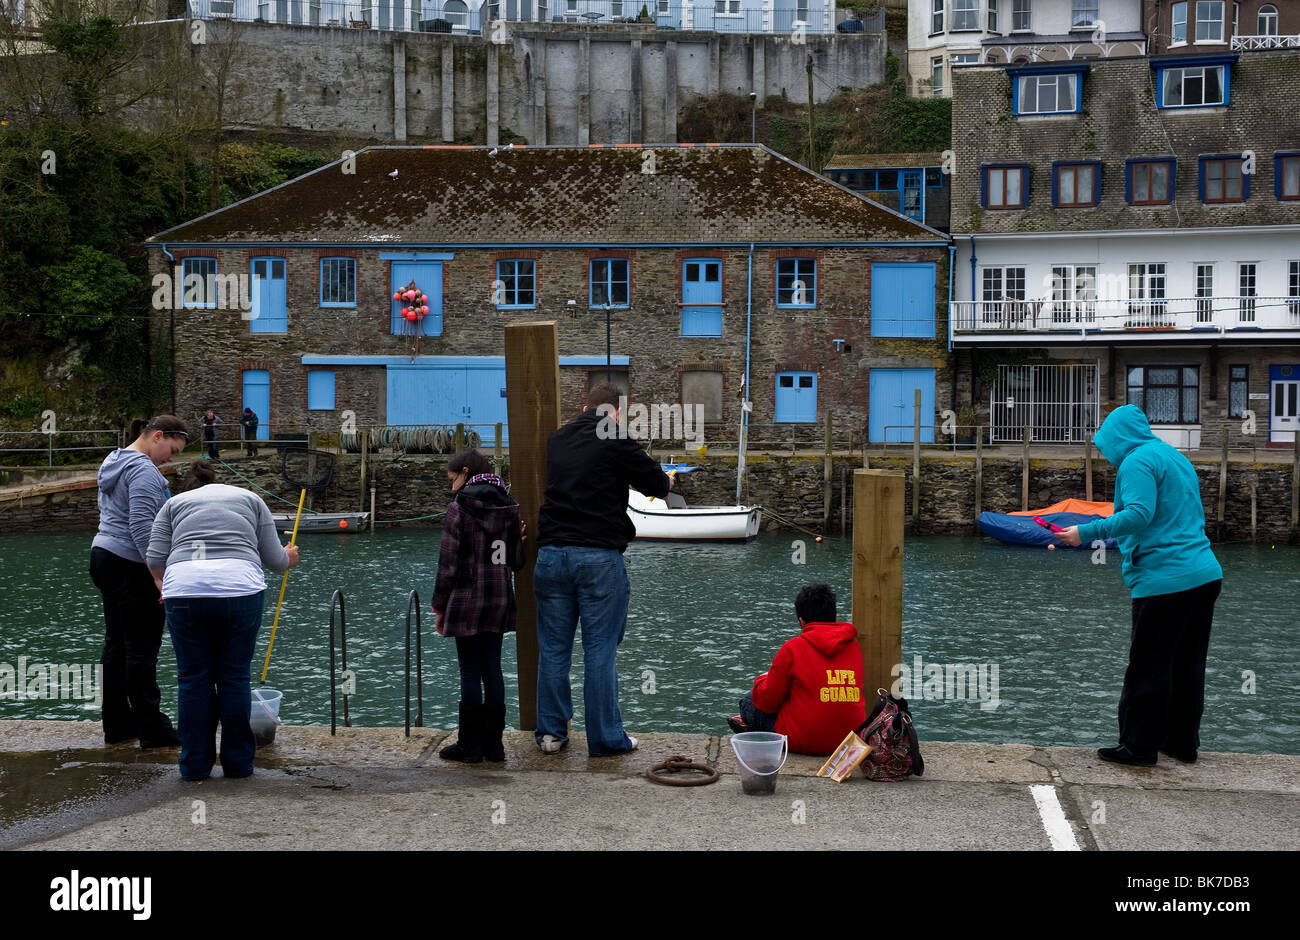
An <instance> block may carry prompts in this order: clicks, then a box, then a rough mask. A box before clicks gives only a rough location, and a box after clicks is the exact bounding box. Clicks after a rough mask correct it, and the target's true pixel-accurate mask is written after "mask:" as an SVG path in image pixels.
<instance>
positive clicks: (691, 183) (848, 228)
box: [150, 145, 936, 244]
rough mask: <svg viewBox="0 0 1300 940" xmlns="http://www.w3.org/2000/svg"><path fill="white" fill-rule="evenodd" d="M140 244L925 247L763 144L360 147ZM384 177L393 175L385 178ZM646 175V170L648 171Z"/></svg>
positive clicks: (903, 225) (904, 226) (910, 229)
mask: <svg viewBox="0 0 1300 940" xmlns="http://www.w3.org/2000/svg"><path fill="white" fill-rule="evenodd" d="M344 169H345V164H344V163H343V162H338V163H334V164H331V165H329V166H326V167H322V168H321V169H319V170H316V171H314V172H312V173H308V174H306V175H305V176H301V177H299V178H298V179H295V180H291V181H289V182H288V183H285V184H284V185H282V186H280V187H277V188H275V189H272V190H268V191H267V192H264V193H260V194H259V195H257V196H253V197H251V198H249V199H246V200H244V201H243V202H239V203H235V204H234V205H231V206H228V207H226V208H225V209H220V210H218V211H216V212H214V213H211V214H209V215H206V216H203V217H202V218H199V219H195V220H194V221H191V222H187V223H185V224H184V225H180V226H177V227H176V228H173V229H170V230H168V231H166V232H162V233H160V234H158V235H155V236H154V237H153V238H152V239H150V241H154V242H167V243H169V244H175V243H205V242H303V243H322V244H337V243H365V242H372V243H377V244H382V243H385V242H389V243H405V244H442V243H448V244H465V243H482V244H501V243H521V242H570V243H602V242H604V243H629V242H671V243H686V244H692V243H701V244H716V243H718V242H739V241H751V240H753V241H765V242H770V241H783V242H836V241H867V240H872V241H874V240H880V241H932V240H934V238H935V237H936V235H935V233H933V232H931V231H929V230H928V229H926V228H924V227H923V226H920V225H917V224H916V223H914V222H911V221H910V220H908V219H905V218H903V217H901V216H899V215H897V214H896V213H893V212H890V211H888V210H886V209H884V208H883V207H880V206H877V205H875V204H874V203H870V202H867V201H866V200H864V199H861V198H860V197H858V196H856V195H854V194H853V193H850V192H848V191H846V190H845V189H843V188H841V187H839V186H837V185H835V184H834V183H831V182H830V181H828V180H826V179H825V178H824V177H822V176H819V175H817V174H815V173H812V172H811V171H809V170H807V169H805V168H803V167H801V166H798V165H796V164H794V163H791V162H790V161H788V160H785V159H784V158H782V157H780V156H778V155H777V154H774V153H772V152H771V151H770V150H767V149H766V148H764V147H752V146H748V145H720V146H695V147H690V146H661V147H659V146H646V147H640V146H631V147H627V146H619V147H516V148H514V149H512V150H507V149H505V148H504V147H502V148H499V149H497V150H496V152H495V155H493V152H492V149H491V148H487V147H374V148H368V149H366V150H362V151H359V152H358V153H357V154H356V156H355V172H354V173H345V172H343V171H344ZM394 171H396V176H393V175H392V174H393V172H394ZM651 171H653V172H651Z"/></svg>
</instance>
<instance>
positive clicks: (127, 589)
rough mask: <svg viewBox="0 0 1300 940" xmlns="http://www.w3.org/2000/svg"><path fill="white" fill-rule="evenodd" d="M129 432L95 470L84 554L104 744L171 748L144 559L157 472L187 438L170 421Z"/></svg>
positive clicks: (162, 418)
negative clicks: (93, 509) (95, 597)
mask: <svg viewBox="0 0 1300 940" xmlns="http://www.w3.org/2000/svg"><path fill="white" fill-rule="evenodd" d="M131 430H132V432H133V433H134V434H135V435H136V438H135V440H134V441H133V442H132V443H131V444H130V445H129V446H127V447H121V448H118V449H117V450H114V451H113V452H112V453H111V454H109V455H108V456H107V457H105V458H104V462H103V463H102V464H101V465H100V467H99V531H98V532H97V533H96V534H95V540H94V542H93V543H91V549H90V577H91V579H92V580H93V581H94V582H95V587H97V588H99V592H100V593H101V594H102V595H103V596H104V624H105V628H106V629H105V632H104V654H103V656H102V657H101V659H100V662H101V663H103V666H104V676H103V679H102V680H101V683H102V686H103V699H104V706H103V718H104V742H105V743H106V744H116V743H117V742H119V741H130V740H132V739H134V738H139V739H140V746H141V747H175V746H176V745H178V744H179V743H180V740H179V739H178V738H177V736H176V731H175V729H173V727H172V723H171V720H170V719H169V718H168V717H167V716H166V715H165V714H163V712H162V710H161V709H160V707H159V705H160V702H161V700H162V693H160V692H159V691H158V648H159V647H160V646H161V645H162V633H163V609H162V604H160V603H159V594H158V588H157V586H156V585H155V584H154V580H153V576H152V575H151V574H150V573H149V569H148V567H147V566H146V565H145V560H144V556H145V553H146V552H147V551H148V549H149V536H150V533H151V532H152V529H153V520H154V516H156V515H157V514H158V510H159V509H160V508H162V505H163V503H164V502H166V500H167V495H168V493H167V478H166V477H164V476H163V475H162V473H161V471H159V469H158V468H159V467H160V466H162V465H163V464H165V463H167V462H168V461H169V460H174V459H175V458H176V455H177V454H179V453H180V452H181V451H182V450H184V449H185V445H186V443H187V442H188V441H189V434H188V433H187V432H186V430H185V422H183V421H182V420H181V419H180V418H177V417H175V416H174V415H158V416H157V417H155V418H153V419H152V420H151V421H149V422H148V423H147V424H145V423H144V422H143V421H136V422H135V424H133V425H132V429H131Z"/></svg>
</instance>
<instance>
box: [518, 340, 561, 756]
mask: <svg viewBox="0 0 1300 940" xmlns="http://www.w3.org/2000/svg"><path fill="white" fill-rule="evenodd" d="M505 346H506V413H507V418H508V420H509V424H510V456H511V459H510V494H511V495H512V496H513V497H514V498H515V499H516V500H517V501H518V503H519V515H520V518H521V519H522V520H523V522H524V523H525V524H526V525H527V526H528V531H527V533H526V534H527V538H526V539H525V541H524V558H525V561H524V567H523V568H522V569H520V571H519V572H518V573H517V574H516V575H515V602H516V605H517V614H516V624H517V626H516V630H517V633H516V636H517V639H516V644H517V649H518V661H519V666H518V669H519V727H520V729H521V730H524V731H531V730H533V729H535V728H536V727H537V598H536V596H535V595H534V594H533V564H534V563H535V562H536V561H537V514H538V512H539V511H540V510H541V508H542V500H543V498H544V497H545V495H546V479H547V466H546V439H547V438H548V437H550V436H551V434H552V433H553V432H554V431H556V430H557V429H558V428H559V426H560V333H559V330H558V328H557V327H556V324H555V321H554V320H546V321H542V322H535V323H527V322H525V323H509V324H507V325H506V328H505Z"/></svg>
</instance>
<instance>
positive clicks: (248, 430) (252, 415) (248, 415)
mask: <svg viewBox="0 0 1300 940" xmlns="http://www.w3.org/2000/svg"><path fill="white" fill-rule="evenodd" d="M239 423H240V424H241V425H242V426H243V428H244V442H245V443H246V444H247V445H248V456H250V457H256V456H257V413H256V412H255V411H253V409H252V408H245V409H244V414H243V415H242V416H241V417H240V419H239Z"/></svg>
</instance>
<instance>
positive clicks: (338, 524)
mask: <svg viewBox="0 0 1300 940" xmlns="http://www.w3.org/2000/svg"><path fill="white" fill-rule="evenodd" d="M294 515H295V513H291V512H273V513H271V518H272V519H273V520H275V527H276V528H277V529H279V530H280V531H281V532H292V531H293V519H294ZM369 521H370V513H368V512H304V513H303V514H302V521H301V522H299V523H298V531H299V532H356V531H359V530H364V529H365V527H366V524H367V523H368V522H369Z"/></svg>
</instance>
